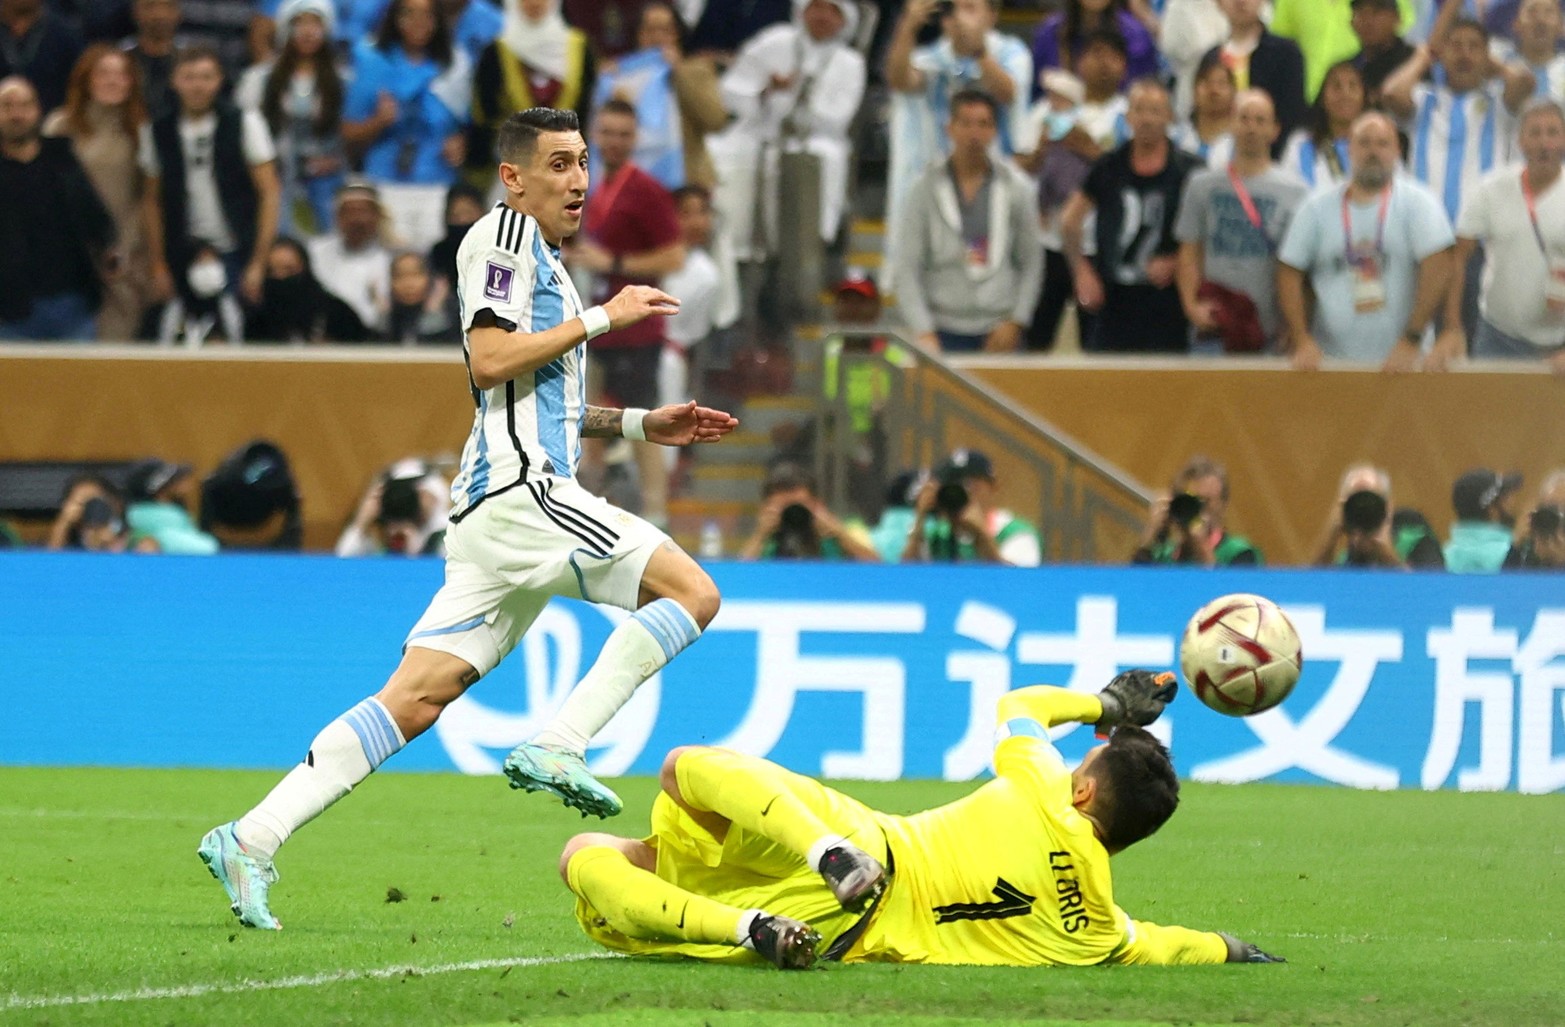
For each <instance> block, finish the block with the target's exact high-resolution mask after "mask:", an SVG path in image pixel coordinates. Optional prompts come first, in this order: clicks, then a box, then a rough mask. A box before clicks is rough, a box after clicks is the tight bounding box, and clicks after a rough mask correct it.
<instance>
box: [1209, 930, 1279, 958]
mask: <svg viewBox="0 0 1565 1027" xmlns="http://www.w3.org/2000/svg"><path fill="white" fill-rule="evenodd" d="M1220 936H1221V938H1222V939H1223V940H1224V941H1225V942H1227V943H1228V962H1230V963H1286V962H1287V960H1286V959H1284V958H1282V957H1281V956H1274V955H1272V954H1271V953H1269V952H1262V951H1261V950H1260V949H1258V948H1256V947H1255V946H1254V945H1251V944H1250V943H1249V942H1247V941H1245V940H1243V939H1242V938H1235V937H1234V936H1233V935H1231V934H1221V933H1220Z"/></svg>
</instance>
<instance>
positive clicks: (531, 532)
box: [403, 478, 668, 675]
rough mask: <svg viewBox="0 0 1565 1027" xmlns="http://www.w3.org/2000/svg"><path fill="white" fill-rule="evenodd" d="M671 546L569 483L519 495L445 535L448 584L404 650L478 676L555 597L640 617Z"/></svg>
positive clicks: (507, 495)
mask: <svg viewBox="0 0 1565 1027" xmlns="http://www.w3.org/2000/svg"><path fill="white" fill-rule="evenodd" d="M667 541H668V536H667V535H666V534H664V533H663V532H662V531H660V530H659V529H657V528H655V527H653V526H652V525H651V524H649V523H648V522H647V521H644V520H642V519H641V518H640V517H637V516H636V515H635V514H632V513H627V512H626V511H624V510H621V509H620V508H619V507H617V506H615V505H613V504H612V503H610V502H609V501H608V500H606V499H603V498H601V497H599V496H595V495H593V494H592V493H591V492H588V491H587V490H586V489H584V488H582V487H581V486H580V485H579V484H577V482H576V481H575V480H573V479H570V478H544V479H541V480H539V481H529V482H527V483H525V484H522V485H517V486H515V487H513V488H510V489H508V490H506V491H505V492H502V493H500V494H498V495H494V496H490V497H488V498H486V499H484V500H483V502H481V503H479V504H478V506H477V507H476V508H475V509H473V510H471V511H470V512H469V513H468V514H467V516H465V517H463V518H462V519H461V520H460V521H457V522H455V523H453V524H452V525H451V527H450V528H448V529H447V531H446V583H445V584H444V585H442V586H441V587H440V591H438V592H436V593H435V597H434V598H433V599H431V600H430V601H429V608H428V609H426V610H425V611H424V615H423V616H422V617H420V618H419V619H418V623H417V624H415V625H413V630H412V631H411V632H409V633H408V637H407V640H406V641H405V642H404V643H403V648H404V649H406V648H407V647H408V646H418V647H419V648H421V649H436V650H439V651H440V652H445V653H450V654H451V655H453V656H455V657H457V658H459V659H461V660H465V661H466V662H467V663H468V664H470V665H471V666H472V667H473V669H474V670H476V671H478V673H479V674H480V675H484V674H487V673H489V672H490V671H491V670H494V668H495V667H497V666H498V665H499V663H500V661H501V660H503V659H504V658H505V656H506V654H507V653H509V652H510V651H511V650H512V649H514V648H515V647H516V644H517V643H518V642H519V641H521V638H522V635H523V634H525V633H526V631H527V629H528V628H529V627H531V626H532V622H533V621H534V620H535V619H536V618H537V617H538V614H539V613H541V612H542V611H543V608H544V606H546V605H547V604H548V602H549V599H550V598H551V597H553V596H565V597H567V598H570V599H585V600H587V601H588V602H593V603H607V604H609V605H611V606H618V607H620V608H621V609H623V610H632V611H633V610H635V609H636V606H637V602H638V601H639V599H640V593H641V577H642V574H643V573H645V571H646V569H647V563H648V561H650V560H651V559H652V554H653V553H654V552H656V550H657V548H658V546H661V545H662V544H663V543H664V542H667Z"/></svg>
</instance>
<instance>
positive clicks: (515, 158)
mask: <svg viewBox="0 0 1565 1027" xmlns="http://www.w3.org/2000/svg"><path fill="white" fill-rule="evenodd" d="M580 131H581V121H580V120H579V119H578V118H577V117H576V112H575V111H562V110H556V109H555V108H553V107H529V108H527V109H526V110H525V111H517V112H516V113H515V114H512V115H511V116H510V117H508V118H506V119H505V121H503V122H501V123H500V132H499V134H498V135H497V136H496V138H495V151H496V152H497V153H499V155H500V159H501V160H503V161H505V162H506V163H507V164H525V163H527V161H529V160H530V159H532V155H533V148H534V147H536V146H537V145H538V137H539V136H541V135H543V134H544V133H545V132H580Z"/></svg>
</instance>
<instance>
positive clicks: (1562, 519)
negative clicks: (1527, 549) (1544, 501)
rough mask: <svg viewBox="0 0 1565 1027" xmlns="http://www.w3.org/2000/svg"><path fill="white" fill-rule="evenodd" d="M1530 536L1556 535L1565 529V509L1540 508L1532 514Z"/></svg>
mask: <svg viewBox="0 0 1565 1027" xmlns="http://www.w3.org/2000/svg"><path fill="white" fill-rule="evenodd" d="M1530 527H1531V528H1532V534H1534V535H1558V534H1559V533H1560V529H1561V528H1562V527H1565V509H1562V508H1560V507H1557V506H1540V507H1538V509H1536V510H1534V511H1533V512H1532V523H1531V525H1530Z"/></svg>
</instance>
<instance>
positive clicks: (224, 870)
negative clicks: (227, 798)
mask: <svg viewBox="0 0 1565 1027" xmlns="http://www.w3.org/2000/svg"><path fill="white" fill-rule="evenodd" d="M196 855H198V856H200V857H201V862H203V863H205V864H206V865H207V869H208V870H210V871H212V876H213V877H215V878H217V882H218V883H219V884H221V885H222V886H223V890H224V891H226V892H227V893H228V900H229V907H228V908H229V909H231V910H233V911H234V915H235V916H237V917H238V918H239V922H240V923H242V924H244V925H245V926H246V927H259V928H261V929H263V930H267V931H280V930H282V929H283V925H282V924H280V923H278V922H277V918H276V917H275V916H273V915H272V911H271V909H270V908H268V907H267V904H266V894H267V892H269V891H270V890H271V888H272V885H274V884H276V883H277V868H276V867H274V866H273V865H272V861H271V860H269V859H258V858H256V857H255V856H252V855H250V854H249V853H248V852H246V851H245V849H244V846H243V845H240V844H239V838H238V837H237V836H236V835H235V834H234V824H232V823H228V824H224V825H223V826H222V827H214V828H212V830H210V831H208V832H207V833H206V837H205V838H202V839H201V847H200V848H198V849H196Z"/></svg>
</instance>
